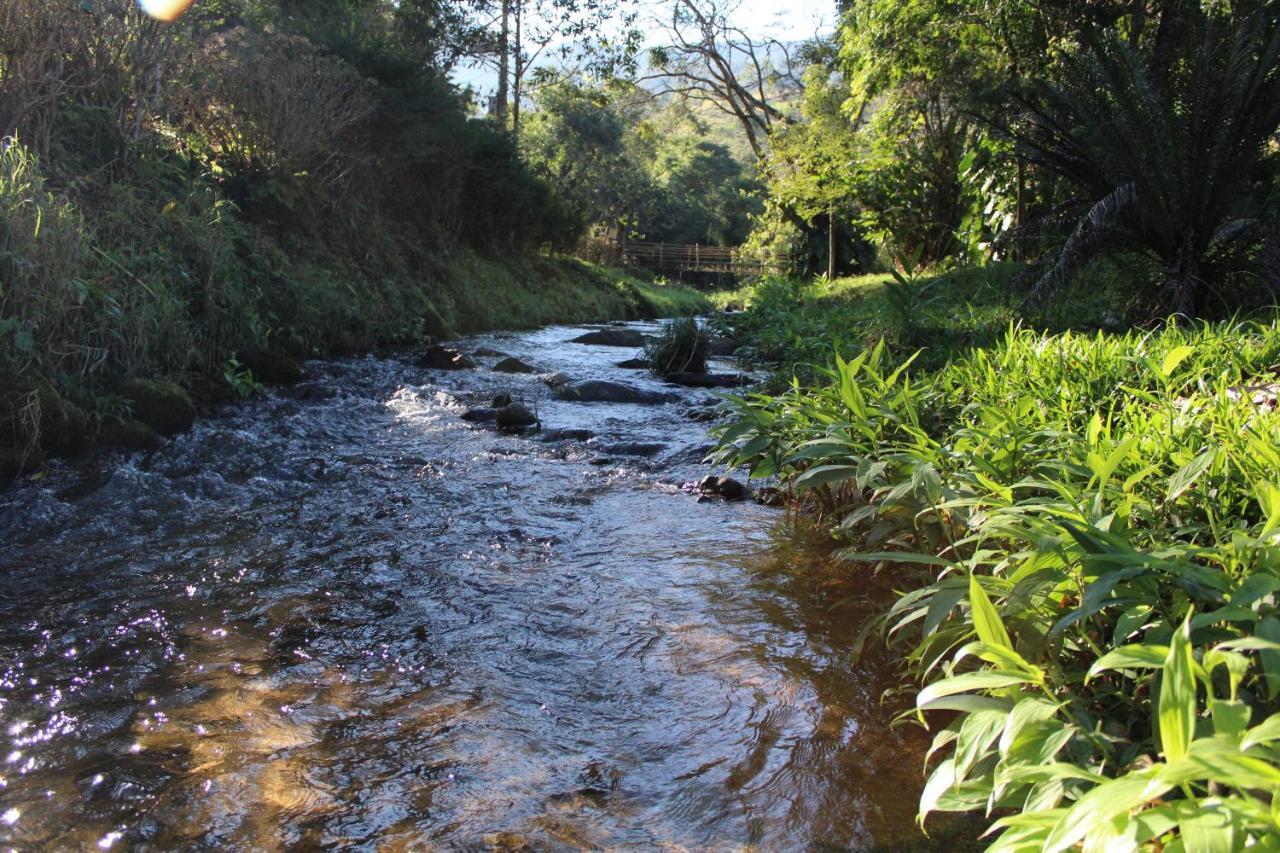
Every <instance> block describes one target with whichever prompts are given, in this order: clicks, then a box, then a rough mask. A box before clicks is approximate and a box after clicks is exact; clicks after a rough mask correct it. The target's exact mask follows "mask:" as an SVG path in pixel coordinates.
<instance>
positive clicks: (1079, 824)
mask: <svg viewBox="0 0 1280 853" xmlns="http://www.w3.org/2000/svg"><path fill="white" fill-rule="evenodd" d="M996 274H997V275H999V274H1000V273H999V271H996ZM965 276H966V278H960V279H957V278H954V277H953V278H951V279H949V280H948V279H946V278H943V279H940V280H939V282H940V284H939V285H937V286H939V287H941V288H945V287H950V288H951V289H950V290H940V291H939V293H940V294H941V295H939V296H938V297H937V298H936V300H935V301H933V302H931V303H930V304H929V305H928V306H927V307H926V308H924V309H923V310H921V311H920V312H919V313H918V314H917V315H916V319H917V322H916V323H914V324H913V326H914V328H904V327H903V326H902V325H896V326H895V325H894V323H895V322H896V321H897V320H898V319H900V315H898V314H896V313H895V312H896V311H897V308H895V306H894V305H892V304H891V302H892V300H893V299H894V297H893V295H892V294H890V293H888V292H887V288H889V287H891V285H888V284H886V283H885V282H883V281H881V282H874V281H870V282H858V283H850V284H848V285H841V286H838V287H840V288H841V289H839V290H837V293H836V294H834V295H832V294H823V293H821V292H817V291H815V290H814V289H812V288H805V287H802V286H798V285H797V286H793V293H791V294H790V295H785V298H784V296H779V295H778V294H777V293H776V292H771V288H772V289H774V290H776V289H777V288H779V287H781V285H780V284H779V283H773V284H770V285H768V286H766V288H765V289H764V290H763V291H760V292H757V293H755V294H751V297H752V299H753V305H752V307H751V308H750V309H749V310H748V312H747V313H746V314H745V315H744V316H742V317H741V318H739V319H737V320H736V321H735V322H734V326H735V329H734V331H735V332H736V333H737V334H738V335H739V339H740V340H741V341H743V342H744V343H746V344H747V345H749V346H753V347H755V348H756V351H757V352H759V353H760V354H761V355H762V356H769V357H771V358H773V359H774V360H775V361H776V362H778V363H781V364H783V365H786V366H787V367H790V365H793V364H796V363H803V362H805V361H809V362H813V363H814V366H812V367H810V368H808V369H805V370H801V371H800V372H799V373H800V378H799V379H798V380H797V381H796V382H794V383H792V384H791V385H790V386H789V387H786V388H785V390H780V391H779V393H776V394H759V395H755V396H751V397H748V398H745V399H743V400H741V401H739V402H738V403H737V404H736V405H735V408H736V412H735V414H736V418H735V420H734V422H733V423H732V424H731V425H730V426H728V427H727V428H725V430H724V431H723V433H722V435H721V440H722V445H721V450H720V458H721V459H722V461H724V462H725V463H727V464H731V465H738V464H743V465H748V466H750V467H751V468H752V470H753V473H754V474H755V475H756V476H758V477H775V476H776V477H779V478H781V480H782V481H783V482H784V483H785V486H786V488H787V489H788V492H789V494H790V496H791V498H792V501H793V503H794V506H795V507H796V508H797V509H798V510H800V511H803V512H806V513H809V514H812V515H813V516H815V517H817V518H819V519H820V520H821V521H823V522H824V523H825V524H826V525H827V526H828V528H829V529H830V530H831V533H832V536H833V538H834V543H833V544H834V546H835V547H836V548H837V555H838V557H839V559H841V560H842V561H843V562H845V563H846V565H847V566H848V570H849V571H850V572H854V573H865V572H877V573H889V574H890V576H891V577H892V578H893V579H894V582H895V586H897V588H898V589H899V590H900V595H899V598H898V600H897V603H896V604H895V605H893V606H892V608H891V609H890V610H889V611H888V612H887V613H885V614H884V616H883V617H882V619H880V620H878V621H876V622H874V623H872V624H869V625H868V626H867V628H868V632H867V633H868V635H872V634H874V633H875V632H876V631H877V630H878V631H879V632H880V635H881V636H882V637H883V638H884V639H885V640H886V641H887V642H888V643H890V644H891V645H892V646H894V647H895V648H897V649H898V650H899V651H900V652H901V655H902V659H903V661H904V666H905V673H904V676H905V678H906V679H908V681H909V683H910V684H912V685H913V688H912V692H913V693H914V694H915V696H916V702H915V704H916V709H917V712H918V713H919V714H920V719H922V720H923V721H925V722H926V723H928V724H929V725H930V726H932V727H934V728H935V729H936V731H937V734H936V738H935V741H934V751H933V754H932V756H931V761H930V764H929V768H928V773H929V778H928V783H927V785H926V788H925V792H924V795H923V798H922V801H921V803H920V815H921V818H922V820H923V819H924V818H927V816H928V815H929V814H931V813H934V812H948V811H949V812H975V813H977V814H980V815H985V816H986V818H987V820H989V821H990V822H991V824H992V830H993V832H992V837H993V838H994V841H993V842H992V847H993V849H998V850H1021V849H1049V850H1064V849H1070V848H1072V847H1075V846H1076V845H1079V844H1083V845H1084V846H1085V848H1086V849H1103V848H1104V847H1105V848H1107V849H1111V847H1113V846H1114V847H1116V849H1136V848H1142V847H1154V848H1156V849H1165V850H1173V849H1188V850H1190V849H1242V848H1243V847H1246V846H1252V845H1255V844H1262V845H1264V846H1265V845H1271V844H1274V843H1275V841H1276V839H1277V838H1278V837H1280V822H1278V820H1277V812H1276V810H1275V804H1276V803H1278V802H1280V798H1278V795H1280V750H1278V749H1277V744H1280V713H1278V712H1280V676H1277V673H1280V644H1278V643H1280V598H1278V597H1277V593H1280V544H1278V540H1277V538H1276V537H1277V535H1278V533H1280V475H1278V474H1277V471H1278V470H1280V418H1278V416H1277V414H1276V397H1277V387H1276V385H1275V383H1276V382H1277V379H1278V378H1280V376H1278V374H1277V371H1278V370H1280V321H1277V320H1276V319H1275V318H1274V317H1267V318H1265V319H1262V320H1259V321H1256V322H1222V323H1207V324H1200V325H1194V326H1185V327H1176V326H1169V327H1165V328H1162V329H1160V330H1157V331H1152V332H1137V331H1130V332H1126V333H1121V334H1113V333H1106V332H1102V331H1096V330H1093V329H1091V328H1090V327H1093V326H1096V325H1098V324H1100V323H1102V321H1103V319H1104V318H1103V314H1104V313H1105V312H1106V311H1111V310H1114V306H1113V305H1104V304H1103V303H1102V302H1101V301H1100V302H1097V303H1089V302H1087V301H1084V300H1081V299H1074V300H1072V299H1067V300H1065V301H1064V302H1063V303H1061V304H1060V305H1058V306H1057V307H1056V308H1054V309H1051V310H1050V311H1049V312H1046V313H1045V314H1042V315H1040V316H1037V317H1026V316H1020V315H1019V314H1018V312H1017V308H1016V303H1015V302H1013V301H1012V300H1004V301H1003V302H1002V301H1001V300H1000V299H998V298H996V297H995V295H994V293H995V292H998V288H994V286H993V284H992V282H993V280H992V278H990V273H989V272H983V271H975V272H973V273H966V274H965ZM966 279H967V280H968V281H970V282H973V281H977V282H978V283H977V284H976V285H973V286H972V289H968V288H967V287H966V286H964V285H963V284H962V282H964V281H965V280H966ZM815 303H816V304H817V305H818V306H821V307H816V306H815ZM1052 311H1057V312H1059V313H1058V315H1057V316H1058V320H1057V321H1056V322H1058V323H1059V324H1060V325H1068V324H1067V323H1066V322H1065V320H1066V319H1068V318H1070V319H1073V320H1074V325H1078V326H1082V327H1084V329H1085V330H1075V331H1072V330H1069V329H1068V330H1061V331H1059V330H1055V329H1054V323H1055V321H1054V318H1053V314H1052ZM886 317H887V318H888V319H889V321H890V322H889V323H888V324H887V328H886V327H881V326H879V325H877V322H878V321H879V322H883V321H884V319H885V318H886ZM1046 317H1047V318H1048V321H1046ZM935 323H937V324H939V325H941V326H942V327H943V328H944V333H943V334H941V335H935V334H932V333H931V332H930V331H929V330H930V328H931V327H932V326H933V324H935ZM799 329H810V330H812V334H814V335H816V336H820V339H819V340H817V341H814V340H812V339H811V338H810V337H808V336H806V335H803V334H800V333H798V331H797V330H799ZM837 341H840V342H841V347H840V348H841V351H842V353H843V358H842V357H840V356H837V355H836V352H835V350H836V342H837ZM845 359H847V360H845ZM787 372H788V373H790V372H791V371H790V370H788V371H787ZM926 825H927V824H926Z"/></svg>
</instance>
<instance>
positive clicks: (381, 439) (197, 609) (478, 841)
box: [0, 325, 924, 850]
mask: <svg viewBox="0 0 1280 853" xmlns="http://www.w3.org/2000/svg"><path fill="white" fill-rule="evenodd" d="M639 328H642V329H645V330H651V329H650V327H646V326H643V325H641V326H639ZM579 331H580V330H576V329H567V328H551V329H544V330H541V331H538V332H532V333H528V334H520V335H494V336H486V337H479V338H473V339H470V340H468V341H466V342H465V344H464V346H465V348H468V349H476V348H492V349H495V350H501V351H502V352H504V353H507V354H511V355H514V356H518V357H520V358H523V359H525V360H526V361H528V362H529V363H531V364H533V365H536V366H537V367H538V368H539V369H540V370H545V371H562V372H564V373H565V374H568V375H569V376H571V377H573V378H595V379H611V380H619V381H626V382H629V383H632V384H634V385H637V386H640V387H643V388H647V389H650V390H671V389H664V388H663V386H661V385H660V384H659V383H657V381H656V380H654V379H652V378H650V377H648V376H647V375H645V374H643V373H637V372H635V371H625V370H621V369H619V368H616V367H615V366H614V363H615V362H616V361H618V360H620V359H624V358H628V357H630V356H632V355H633V354H634V353H633V352H631V351H629V350H620V349H614V348H608V347H595V346H584V345H580V344H571V343H566V341H567V340H568V339H569V338H572V337H574V336H575V335H576V334H578V333H579ZM496 360H497V357H496V356H490V357H488V358H481V359H480V361H481V362H482V368H481V369H479V370H473V371H456V372H439V371H431V370H426V369H422V368H418V367H415V366H414V362H413V360H412V358H410V357H408V356H405V357H403V358H395V357H380V358H372V357H371V358H364V359H349V360H335V361H320V362H313V363H311V364H310V365H309V373H310V378H309V381H308V382H307V383H306V384H304V385H302V386H299V387H296V388H294V389H289V390H284V391H279V392H273V393H271V394H268V395H266V396H265V397H263V398H261V399H257V400H254V401H251V402H249V403H247V404H244V405H241V406H236V407H231V408H229V409H228V410H227V411H224V412H222V413H220V414H218V415H217V416H216V417H211V418H207V419H205V420H203V421H201V422H200V423H199V424H198V425H197V427H196V428H195V430H193V431H192V432H191V433H189V434H187V435H184V436H182V437H180V438H178V439H177V440H176V441H174V442H171V443H170V444H169V445H167V446H166V447H165V448H163V449H161V450H160V451H158V452H156V453H153V454H150V455H144V454H137V455H133V456H115V457H104V458H102V459H99V460H97V461H96V462H94V463H93V464H92V465H91V466H90V467H89V468H87V469H86V468H85V467H79V468H75V469H60V470H55V471H54V472H53V473H52V474H51V475H50V476H49V477H48V478H47V479H46V480H45V481H43V482H40V483H36V484H27V485H24V486H22V487H20V488H18V489H15V490H11V491H10V492H8V493H5V494H0V578H3V585H2V586H0V723H2V727H0V738H3V739H5V740H7V744H4V745H3V748H0V777H3V778H2V780H0V785H2V786H3V787H0V843H3V844H5V845H6V846H7V847H12V848H16V849H99V848H102V849H107V848H111V847H116V848H118V849H125V848H131V849H175V848H179V849H255V850H257V849H316V848H340V849H347V848H357V849H378V850H403V849H423V848H446V849H457V848H466V849H485V848H499V849H517V848H522V847H528V848H531V849H564V848H624V847H625V848H635V847H639V848H653V847H661V848H666V849H681V848H689V849H741V848H744V847H756V848H759V849H795V848H806V847H808V848H813V847H818V848H854V849H873V848H877V847H879V848H883V849H898V848H899V846H900V845H901V844H903V843H905V842H906V839H909V838H913V837H914V833H913V832H912V825H911V821H912V815H913V811H914V805H915V800H916V798H917V796H918V792H919V786H920V772H921V755H922V740H923V737H924V736H923V735H922V734H920V733H919V732H918V731H917V730H915V729H914V728H913V727H909V726H906V727H903V726H900V727H895V728H893V729H890V727H889V724H890V722H891V721H892V719H893V712H892V709H890V708H887V707H885V706H882V704H881V700H880V695H881V692H882V691H883V689H884V688H885V687H886V686H888V685H890V684H892V683H893V681H892V678H891V677H888V676H887V675H886V674H883V673H880V672H877V670H876V668H875V666H872V665H868V664H865V663H864V664H856V663H854V662H853V660H852V658H851V656H850V655H849V649H850V647H851V646H852V644H853V640H854V637H855V635H856V633H857V630H858V628H859V627H860V626H859V624H858V623H859V622H860V621H861V619H862V618H863V616H864V615H865V612H866V604H865V602H862V601H861V599H860V598H859V596H857V595H854V596H853V597H852V600H850V599H849V596H850V592H849V590H848V589H847V588H846V587H844V586H840V585H835V586H828V584H827V582H826V581H823V580H822V577H823V574H822V572H821V571H820V567H821V561H820V558H818V557H817V556H815V555H814V554H813V553H811V552H809V551H806V550H805V549H804V548H803V547H799V546H796V545H794V544H792V543H791V542H789V541H788V539H787V537H786V536H780V535H777V534H776V533H775V532H774V531H775V530H776V528H778V527H779V521H780V517H779V515H778V513H777V511H776V510H769V509H765V508H763V507H759V506H756V505H754V504H751V503H741V504H730V503H722V502H710V503H698V502H697V500H696V498H695V497H694V496H693V495H691V494H689V493H688V492H685V491H682V490H681V488H680V484H681V483H682V482H685V481H688V480H693V479H697V478H699V477H701V476H702V475H704V474H706V473H707V470H706V468H705V466H703V465H702V464H700V459H701V457H702V455H703V453H704V452H705V450H706V449H707V445H708V441H709V439H708V436H707V433H706V425H705V424H704V423H701V422H699V421H697V420H695V419H693V418H692V417H691V416H690V414H691V410H692V409H696V408H697V407H701V406H704V405H705V404H706V403H708V402H710V401H712V400H713V398H712V397H711V395H710V394H709V393H708V392H705V391H679V392H678V393H679V394H680V396H681V399H680V401H679V402H672V403H666V404H662V405H629V404H594V403H593V404H583V403H566V402H557V401H555V400H553V399H552V395H551V392H550V391H549V389H548V388H547V386H546V385H545V384H544V383H543V382H542V381H541V379H540V378H539V377H538V376H515V377H513V376H507V375H502V374H497V373H493V372H491V371H489V370H487V369H484V365H485V364H492V363H493V362H494V361H496ZM503 390H506V391H510V392H511V393H513V394H514V395H515V396H516V397H517V398H523V399H525V400H529V401H532V402H536V403H537V406H538V410H539V413H540V415H541V418H542V420H543V423H544V425H545V426H546V427H548V428H552V429H555V428H559V429H574V430H587V431H590V432H591V433H593V434H594V437H592V438H589V439H587V438H586V436H585V435H584V434H578V435H576V436H575V437H570V438H565V437H562V438H561V439H560V440H555V435H554V434H552V435H551V436H547V435H544V436H543V437H542V438H523V437H514V436H504V435H500V434H498V433H496V432H493V431H489V430H486V429H483V428H477V427H474V426H472V425H469V424H467V423H465V422H464V421H462V420H461V419H460V417H459V415H460V413H461V412H462V411H463V410H464V409H465V408H466V407H467V406H468V405H474V404H477V403H481V402H483V401H484V400H486V399H488V398H490V397H492V396H493V394H494V393H495V392H496V391H503ZM548 438H550V439H552V440H547V439H548ZM833 583H834V582H833Z"/></svg>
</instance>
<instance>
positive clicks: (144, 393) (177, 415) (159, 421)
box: [120, 378, 196, 436]
mask: <svg viewBox="0 0 1280 853" xmlns="http://www.w3.org/2000/svg"><path fill="white" fill-rule="evenodd" d="M120 393H121V394H122V395H123V396H124V398H125V399H126V400H128V401H129V402H130V403H132V404H133V416H134V417H135V418H137V419H138V420H140V421H142V422H143V423H144V424H146V425H147V426H149V427H151V428H152V429H153V430H155V431H156V432H158V433H160V434H161V435H166V436H172V435H177V434H178V433H180V432H186V431H187V430H189V429H191V425H192V424H194V423H195V421H196V404H195V403H193V402H192V401H191V395H190V394H188V393H187V392H186V391H185V390H184V389H183V387H182V386H181V385H179V384H178V383H177V382H174V381H172V380H169V379H141V378H138V379H130V380H129V381H128V382H126V383H125V384H124V385H123V386H121V388H120Z"/></svg>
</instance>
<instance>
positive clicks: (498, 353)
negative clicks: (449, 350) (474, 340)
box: [471, 347, 507, 358]
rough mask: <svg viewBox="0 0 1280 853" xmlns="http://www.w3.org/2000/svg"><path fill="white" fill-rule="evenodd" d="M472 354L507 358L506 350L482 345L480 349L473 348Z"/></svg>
mask: <svg viewBox="0 0 1280 853" xmlns="http://www.w3.org/2000/svg"><path fill="white" fill-rule="evenodd" d="M471 354H472V355H478V356H480V357H482V358H507V354H506V353H505V352H503V351H502V350H496V349H493V348H492V347H480V348H479V349H476V350H472V351H471Z"/></svg>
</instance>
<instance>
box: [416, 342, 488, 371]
mask: <svg viewBox="0 0 1280 853" xmlns="http://www.w3.org/2000/svg"><path fill="white" fill-rule="evenodd" d="M475 366H476V362H475V359H473V358H471V357H470V356H466V355H463V354H462V353H460V352H458V351H457V350H456V349H452V348H451V347H443V346H440V345H439V344H437V345H435V346H432V347H427V351H426V352H424V353H423V354H422V357H421V358H419V359H418V367H426V368H430V369H431V370H470V369H471V368H473V367H475Z"/></svg>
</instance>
